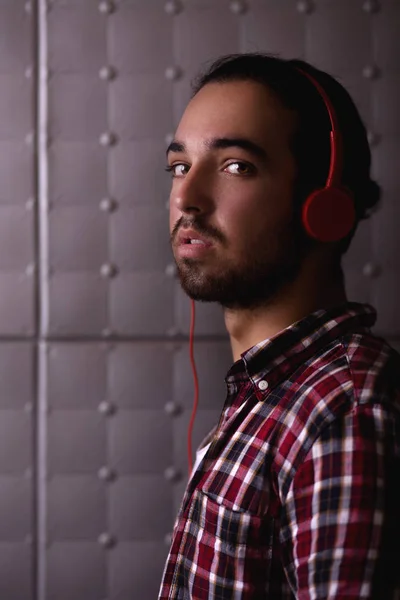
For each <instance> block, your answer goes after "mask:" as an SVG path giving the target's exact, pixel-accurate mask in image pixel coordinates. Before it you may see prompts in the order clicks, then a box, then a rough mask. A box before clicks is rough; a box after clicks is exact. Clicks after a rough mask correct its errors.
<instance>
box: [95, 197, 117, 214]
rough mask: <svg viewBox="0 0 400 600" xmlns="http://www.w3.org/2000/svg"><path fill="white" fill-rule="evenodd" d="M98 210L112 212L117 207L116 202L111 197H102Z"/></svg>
mask: <svg viewBox="0 0 400 600" xmlns="http://www.w3.org/2000/svg"><path fill="white" fill-rule="evenodd" d="M99 206H100V210H102V211H103V212H107V213H112V212H114V211H115V210H117V208H118V202H117V201H116V200H114V199H113V198H103V199H102V200H100V204H99Z"/></svg>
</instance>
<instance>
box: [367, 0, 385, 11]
mask: <svg viewBox="0 0 400 600" xmlns="http://www.w3.org/2000/svg"><path fill="white" fill-rule="evenodd" d="M380 9H381V5H380V3H379V2H378V1H377V0H366V1H365V2H364V4H363V10H365V12H367V13H370V14H373V13H377V12H379V11H380Z"/></svg>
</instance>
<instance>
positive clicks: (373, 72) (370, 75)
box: [362, 65, 381, 79]
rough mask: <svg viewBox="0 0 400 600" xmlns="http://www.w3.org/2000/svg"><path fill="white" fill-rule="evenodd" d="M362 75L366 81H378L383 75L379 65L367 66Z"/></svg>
mask: <svg viewBox="0 0 400 600" xmlns="http://www.w3.org/2000/svg"><path fill="white" fill-rule="evenodd" d="M362 74H363V77H364V78H365V79H378V77H379V76H380V74H381V73H380V70H379V67H377V65H365V67H364V68H363V73H362Z"/></svg>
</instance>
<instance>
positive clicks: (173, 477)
mask: <svg viewBox="0 0 400 600" xmlns="http://www.w3.org/2000/svg"><path fill="white" fill-rule="evenodd" d="M164 477H165V479H166V480H167V481H169V482H170V483H176V482H177V481H179V480H180V479H181V478H182V473H181V472H180V471H179V469H177V468H176V467H167V468H166V469H165V471H164Z"/></svg>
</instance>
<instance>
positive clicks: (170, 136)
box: [164, 133, 174, 147]
mask: <svg viewBox="0 0 400 600" xmlns="http://www.w3.org/2000/svg"><path fill="white" fill-rule="evenodd" d="M173 139H174V134H173V133H167V135H166V136H165V138H164V140H165V145H166V146H167V147H168V146H169V145H170V143H171V142H172V141H173Z"/></svg>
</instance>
